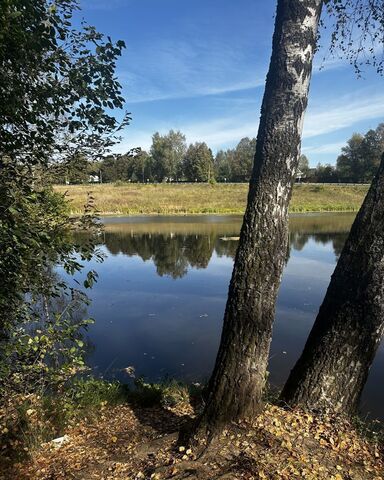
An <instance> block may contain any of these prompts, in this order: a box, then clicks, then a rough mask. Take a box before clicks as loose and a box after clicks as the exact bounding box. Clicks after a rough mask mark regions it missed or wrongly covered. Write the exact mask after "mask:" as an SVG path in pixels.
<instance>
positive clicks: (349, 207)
mask: <svg viewBox="0 0 384 480" xmlns="http://www.w3.org/2000/svg"><path fill="white" fill-rule="evenodd" d="M55 189H56V190H57V191H59V192H62V193H64V192H67V198H68V200H69V204H70V211H71V213H72V214H74V215H76V214H79V213H81V212H82V208H83V205H84V203H85V202H86V198H87V192H91V193H92V195H93V197H94V199H95V204H96V207H97V210H98V211H99V213H100V214H102V215H177V214H179V215H183V214H239V213H243V212H244V208H245V204H246V198H247V191H248V184H215V185H210V184H205V183H204V184H149V185H142V184H137V183H136V184H133V183H132V184H131V183H126V184H124V183H117V184H103V185H69V186H57V187H55ZM367 190H368V186H367V185H326V184H301V185H295V187H294V193H293V198H292V202H291V206H290V211H291V212H337V211H340V212H353V211H357V210H358V209H359V208H360V205H361V203H362V201H363V199H364V196H365V194H366V193H367Z"/></svg>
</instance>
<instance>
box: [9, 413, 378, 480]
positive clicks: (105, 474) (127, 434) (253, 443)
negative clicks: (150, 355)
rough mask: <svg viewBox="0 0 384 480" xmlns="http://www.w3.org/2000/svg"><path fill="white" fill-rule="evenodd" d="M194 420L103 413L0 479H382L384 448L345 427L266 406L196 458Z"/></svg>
mask: <svg viewBox="0 0 384 480" xmlns="http://www.w3.org/2000/svg"><path fill="white" fill-rule="evenodd" d="M192 417H193V411H192V409H191V407H189V406H185V405H184V406H182V407H180V406H179V407H176V408H173V409H163V408H160V407H156V408H147V409H144V408H133V407H131V406H128V405H119V406H116V407H105V408H102V410H101V411H100V415H99V417H98V418H97V419H96V420H95V419H94V420H92V421H90V420H87V419H85V420H84V421H82V422H81V423H80V424H78V425H76V426H75V427H73V428H71V429H69V430H68V431H67V432H66V435H67V436H66V437H65V440H64V441H63V442H62V443H61V444H59V445H56V444H55V443H54V442H49V443H46V444H43V445H42V446H41V448H40V449H39V450H38V451H36V452H35V453H34V454H33V456H32V458H31V459H30V460H28V461H26V462H24V463H18V464H16V465H13V466H8V468H7V469H6V470H5V471H4V473H3V474H0V479H1V480H5V479H6V480H10V479H12V480H13V479H15V480H24V479H25V480H28V479H33V480H61V479H63V480H64V479H65V480H68V479H79V480H80V479H82V480H91V479H99V480H115V479H119V480H128V479H129V480H138V479H152V480H153V479H155V480H156V479H157V480H159V479H174V480H179V479H196V480H197V479H199V480H200V479H201V480H203V479H204V480H218V479H221V480H230V479H231V480H233V479H248V480H251V479H289V480H290V479H295V478H298V479H299V478H302V479H311V480H312V479H313V480H314V479H324V480H371V479H372V480H373V479H374V480H380V479H381V480H384V463H383V450H382V448H381V447H380V445H379V444H378V443H374V442H372V441H371V440H368V439H367V438H363V437H362V436H361V435H360V434H359V433H358V432H357V431H356V430H355V429H354V427H353V426H352V425H351V424H350V423H348V422H347V421H345V420H341V419H338V418H334V417H316V416H314V415H310V414H306V413H303V412H301V411H298V410H293V411H290V410H284V409H281V408H279V407H276V406H272V405H267V406H266V408H265V411H264V412H263V413H262V414H261V415H260V416H259V417H258V418H257V419H256V420H255V421H254V422H253V423H243V424H236V425H232V426H231V428H229V429H228V430H225V431H223V432H222V434H221V436H220V437H218V438H217V439H215V440H214V441H213V442H212V443H211V444H210V445H209V447H208V448H207V449H205V450H204V451H203V453H202V454H200V455H196V453H195V452H194V450H193V449H190V448H188V446H186V445H185V446H184V445H180V444H179V443H178V432H179V430H180V428H181V427H182V426H183V425H184V424H185V423H186V422H190V421H191V419H192Z"/></svg>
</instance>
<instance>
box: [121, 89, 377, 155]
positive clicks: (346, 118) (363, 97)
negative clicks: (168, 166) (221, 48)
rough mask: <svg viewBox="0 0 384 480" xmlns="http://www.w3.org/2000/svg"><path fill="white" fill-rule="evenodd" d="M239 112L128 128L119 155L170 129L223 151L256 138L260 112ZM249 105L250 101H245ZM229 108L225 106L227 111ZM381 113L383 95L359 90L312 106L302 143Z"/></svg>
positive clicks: (324, 149)
mask: <svg viewBox="0 0 384 480" xmlns="http://www.w3.org/2000/svg"><path fill="white" fill-rule="evenodd" d="M356 98H357V99H356ZM240 105H241V109H240V111H237V112H236V113H234V114H233V115H228V113H226V115H225V116H223V115H220V116H217V117H214V118H210V119H207V120H205V121H194V122H182V121H181V122H180V121H178V122H176V121H175V122H172V121H169V120H168V121H163V122H162V124H161V125H159V124H157V125H156V126H154V127H152V126H148V129H138V130H134V129H132V130H131V131H129V129H130V127H128V129H127V136H126V137H125V139H124V141H123V142H122V143H121V144H120V145H118V146H116V148H115V150H116V151H119V152H123V151H127V150H128V149H129V148H131V147H134V146H142V147H143V148H149V146H150V145H151V137H152V134H153V132H154V131H159V132H160V133H162V134H164V133H167V132H168V131H169V130H170V129H172V128H173V129H178V130H181V131H182V132H183V133H184V134H185V135H186V137H187V141H188V142H191V143H193V142H198V141H199V142H206V143H207V144H208V145H209V146H210V147H211V148H212V149H213V150H217V149H220V148H226V147H228V146H232V145H235V144H236V143H237V142H238V141H239V140H240V139H241V138H243V137H255V136H256V134H257V129H258V118H259V112H258V111H255V110H254V107H255V102H253V103H252V110H251V109H250V108H249V106H248V108H247V102H241V103H240ZM248 105H250V102H248ZM229 110H230V106H229V107H228V106H226V111H229ZM383 112H384V94H378V95H373V96H372V95H369V93H368V92H366V91H362V92H359V93H356V94H355V95H354V96H353V98H352V96H345V97H342V98H340V100H339V101H338V102H333V103H332V104H327V105H326V104H324V105H323V106H315V107H313V108H311V109H310V110H309V111H308V114H307V115H306V118H305V123H304V132H303V140H304V141H306V140H310V139H314V138H315V137H321V136H322V135H326V134H329V133H335V132H337V131H338V130H342V129H344V128H347V127H351V126H353V125H355V124H357V123H358V122H361V121H364V120H370V119H372V120H373V119H378V120H379V119H382V118H383V116H384V115H383ZM305 143H306V145H305V147H304V148H303V151H305V152H306V153H317V154H325V153H330V154H337V153H338V152H339V151H340V149H341V147H342V146H343V145H344V143H345V142H334V143H330V142H329V141H328V142H326V143H324V144H323V145H318V143H319V142H316V144H315V145H312V146H311V145H308V141H306V142H305Z"/></svg>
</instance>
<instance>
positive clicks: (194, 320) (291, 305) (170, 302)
mask: <svg viewBox="0 0 384 480" xmlns="http://www.w3.org/2000/svg"><path fill="white" fill-rule="evenodd" d="M351 221H352V217H351V216H345V215H344V216H340V215H339V216H337V215H325V216H324V215H319V216H311V217H307V218H306V219H303V218H294V219H292V220H291V237H290V243H291V250H290V253H289V260H288V263H287V266H286V268H285V272H284V275H283V280H282V284H281V287H280V291H279V297H278V303H277V310H276V322H275V327H274V335H273V341H272V346H271V361H270V366H269V370H270V377H269V380H270V382H271V383H272V384H273V385H275V386H281V385H282V384H283V383H284V380H285V379H286V377H287V375H288V373H289V371H290V369H291V368H292V366H293V364H294V362H295V360H296V359H297V357H298V355H299V354H300V351H301V350H302V348H303V346H304V343H305V340H306V337H307V335H308V333H309V331H310V328H311V325H312V323H313V321H314V318H315V316H316V313H317V310H318V308H319V305H320V303H321V301H322V299H323V297H324V294H325V291H326V288H327V286H328V283H329V279H330V276H331V274H332V272H333V269H334V266H335V262H336V256H337V254H338V253H339V252H340V249H341V247H342V244H343V242H344V240H345V238H346V232H347V231H348V228H349V225H350V223H351ZM128 222H129V223H121V220H120V223H119V221H118V220H117V219H114V220H113V221H110V223H109V224H108V225H107V227H106V232H105V244H106V246H104V247H103V249H104V250H105V252H106V253H107V254H108V258H107V259H106V260H105V261H104V263H102V264H97V265H95V266H94V268H96V270H97V271H98V273H99V281H98V283H97V284H96V286H95V287H94V288H93V289H92V291H91V292H90V297H91V298H92V305H91V307H90V308H89V314H90V315H91V316H93V317H94V318H95V319H96V323H95V324H94V325H93V326H92V327H91V328H90V332H89V335H90V341H91V343H92V344H93V346H94V349H93V350H92V352H91V353H90V357H89V359H88V361H89V363H90V364H91V365H92V366H93V367H94V368H95V369H96V371H97V372H99V373H100V374H102V375H104V376H106V377H117V378H119V379H120V380H127V377H126V376H125V374H124V373H122V371H121V370H122V369H123V368H124V367H127V366H131V365H132V366H134V367H135V368H136V372H137V374H140V375H144V376H146V377H147V378H148V379H150V380H157V379H161V378H164V377H166V376H170V377H177V378H182V379H185V380H187V381H202V380H204V379H207V378H208V377H209V374H210V372H211V369H212V367H213V363H214V360H215V355H216V352H217V348H218V343H219V338H220V333H221V322H222V317H223V312H224V308H225V301H226V297H227V289H228V283H229V279H230V275H231V271H232V265H233V258H232V257H233V255H234V251H235V248H236V241H235V240H228V241H225V240H222V238H223V237H227V238H228V237H231V236H232V237H233V236H236V235H238V232H239V229H240V219H238V218H227V219H222V218H221V219H217V218H216V219H214V223H210V222H209V221H207V219H206V218H205V219H204V220H203V222H200V221H199V219H191V218H190V217H186V218H185V219H184V221H183V217H182V218H178V219H177V221H176V222H175V221H174V219H168V220H166V219H162V220H159V219H158V220H157V221H153V220H152V219H148V220H145V221H143V220H136V221H135V222H132V221H130V220H128ZM111 252H112V254H111ZM122 252H124V253H122ZM137 252H139V255H138V254H137ZM191 265H192V266H191ZM383 350H384V349H383V348H381V350H380V352H379V353H378V355H377V358H376V360H375V364H374V366H373V368H372V371H371V375H370V378H369V381H368V384H367V386H366V389H365V392H364V396H363V405H364V410H370V411H372V412H373V413H374V415H375V416H381V417H384V413H383V410H382V406H381V405H382V404H383V402H384V387H383V385H382V384H381V383H380V381H379V369H380V368H383V364H384V352H383ZM283 352H284V353H283Z"/></svg>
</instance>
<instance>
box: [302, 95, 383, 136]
mask: <svg viewBox="0 0 384 480" xmlns="http://www.w3.org/2000/svg"><path fill="white" fill-rule="evenodd" d="M383 117H384V94H377V95H368V94H367V92H361V93H360V94H357V93H355V94H353V95H346V96H344V97H342V98H340V99H339V100H338V101H337V102H332V103H331V104H326V103H325V104H324V105H323V106H321V107H314V108H310V109H309V111H308V114H307V116H306V119H305V122H304V133H303V136H304V138H311V137H317V136H319V135H324V134H326V133H330V132H334V131H336V130H341V129H343V128H346V127H349V126H351V125H354V124H355V123H357V122H361V121H364V120H369V119H375V118H383Z"/></svg>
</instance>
